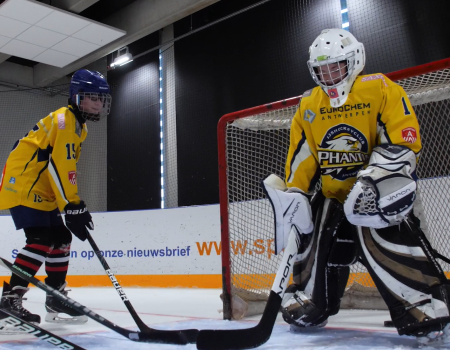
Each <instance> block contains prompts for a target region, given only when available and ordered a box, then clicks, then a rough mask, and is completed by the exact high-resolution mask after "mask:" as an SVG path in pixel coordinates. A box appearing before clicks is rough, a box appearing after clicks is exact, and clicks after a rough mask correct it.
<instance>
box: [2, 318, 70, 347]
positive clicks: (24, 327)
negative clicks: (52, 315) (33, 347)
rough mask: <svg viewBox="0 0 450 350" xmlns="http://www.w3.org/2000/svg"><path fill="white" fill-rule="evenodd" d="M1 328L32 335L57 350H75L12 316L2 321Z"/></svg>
mask: <svg viewBox="0 0 450 350" xmlns="http://www.w3.org/2000/svg"><path fill="white" fill-rule="evenodd" d="M0 326H2V327H4V328H5V329H11V328H12V329H13V330H14V331H17V332H18V333H29V334H32V335H34V336H35V337H38V338H39V339H40V340H43V341H45V342H47V343H49V344H51V345H53V346H55V347H56V348H57V349H66V350H70V349H74V347H73V346H72V345H70V344H67V343H66V342H64V341H62V340H60V339H57V338H55V337H52V336H50V335H49V334H48V333H46V332H45V331H44V330H41V329H39V328H35V327H33V326H32V325H30V324H26V323H24V322H22V321H20V320H19V319H18V318H13V317H11V316H9V317H7V318H4V319H2V320H0Z"/></svg>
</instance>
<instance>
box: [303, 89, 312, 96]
mask: <svg viewBox="0 0 450 350" xmlns="http://www.w3.org/2000/svg"><path fill="white" fill-rule="evenodd" d="M312 91H313V89H309V90H306V91H305V92H304V93H303V95H302V97H308V96H311V93H312Z"/></svg>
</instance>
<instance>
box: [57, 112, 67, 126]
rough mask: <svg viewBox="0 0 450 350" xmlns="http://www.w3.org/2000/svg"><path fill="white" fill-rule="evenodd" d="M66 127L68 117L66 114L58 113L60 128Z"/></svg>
mask: <svg viewBox="0 0 450 350" xmlns="http://www.w3.org/2000/svg"><path fill="white" fill-rule="evenodd" d="M65 128H66V118H65V116H64V114H58V129H60V130H62V129H65Z"/></svg>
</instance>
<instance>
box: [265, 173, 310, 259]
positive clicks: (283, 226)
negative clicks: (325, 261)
mask: <svg viewBox="0 0 450 350" xmlns="http://www.w3.org/2000/svg"><path fill="white" fill-rule="evenodd" d="M263 188H264V189H265V191H266V194H267V196H268V197H269V200H270V203H271V204H272V209H273V212H274V216H275V254H278V253H279V252H281V251H282V250H283V249H284V248H285V247H286V245H287V243H288V238H289V233H290V231H291V228H292V225H295V226H296V227H297V229H298V231H300V233H304V234H309V233H311V232H312V230H313V227H314V225H313V222H312V213H311V206H310V205H309V200H308V197H306V195H305V194H303V192H301V191H300V190H299V189H298V188H295V187H292V188H289V189H288V188H287V187H286V184H285V183H284V181H283V180H282V179H281V178H280V177H278V176H277V175H274V174H272V175H269V176H268V177H267V178H266V179H265V180H264V181H263Z"/></svg>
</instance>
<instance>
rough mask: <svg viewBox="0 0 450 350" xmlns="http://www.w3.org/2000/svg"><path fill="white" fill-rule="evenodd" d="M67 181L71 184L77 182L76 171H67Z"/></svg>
mask: <svg viewBox="0 0 450 350" xmlns="http://www.w3.org/2000/svg"><path fill="white" fill-rule="evenodd" d="M69 182H70V183H71V184H72V185H76V184H77V172H76V171H69Z"/></svg>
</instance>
